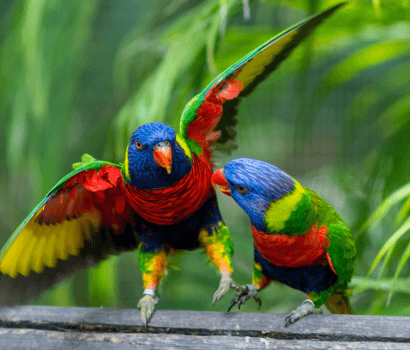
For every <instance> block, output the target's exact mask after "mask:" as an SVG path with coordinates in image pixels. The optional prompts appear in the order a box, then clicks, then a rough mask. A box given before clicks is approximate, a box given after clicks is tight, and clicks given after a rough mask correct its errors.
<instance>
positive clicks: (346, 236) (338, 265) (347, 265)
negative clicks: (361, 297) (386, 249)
mask: <svg viewBox="0 0 410 350" xmlns="http://www.w3.org/2000/svg"><path fill="white" fill-rule="evenodd" d="M304 189H305V190H306V191H307V192H308V193H309V195H310V196H311V197H312V198H313V202H314V203H315V205H316V206H317V212H318V217H319V225H325V226H327V228H328V229H329V242H330V244H329V247H328V248H327V250H326V252H327V254H328V255H329V258H330V260H331V264H332V266H333V268H334V269H335V271H336V273H337V275H338V276H339V281H340V282H341V283H348V282H350V280H351V278H352V276H353V274H354V271H355V269H356V244H355V242H354V239H353V236H352V233H351V231H350V229H349V227H348V226H347V225H346V223H345V222H344V221H343V220H342V218H341V217H340V216H339V214H338V213H337V212H336V211H335V210H334V209H333V208H332V207H331V206H330V205H329V204H328V203H327V202H326V201H325V200H324V199H323V198H322V197H320V196H319V195H318V194H317V193H315V192H314V191H312V190H310V189H308V188H307V187H304Z"/></svg>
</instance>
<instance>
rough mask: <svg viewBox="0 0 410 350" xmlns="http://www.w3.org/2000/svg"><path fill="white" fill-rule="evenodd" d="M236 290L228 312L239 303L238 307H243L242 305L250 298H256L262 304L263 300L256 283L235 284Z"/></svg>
mask: <svg viewBox="0 0 410 350" xmlns="http://www.w3.org/2000/svg"><path fill="white" fill-rule="evenodd" d="M234 288H235V290H237V293H236V295H235V296H234V297H233V298H232V300H231V305H230V306H229V308H228V312H229V311H231V309H232V308H233V307H234V306H235V305H236V304H237V303H238V309H239V310H240V309H241V305H243V304H245V302H246V301H247V300H249V299H250V298H253V299H255V301H256V302H257V303H258V305H259V307H260V306H261V305H262V300H261V298H260V297H259V295H258V294H257V290H258V287H256V286H255V285H252V284H249V285H247V284H246V285H244V286H238V285H235V286H234Z"/></svg>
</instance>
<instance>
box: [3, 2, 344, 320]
mask: <svg viewBox="0 0 410 350" xmlns="http://www.w3.org/2000/svg"><path fill="white" fill-rule="evenodd" d="M340 6H342V4H339V5H337V6H334V7H333V8H331V9H329V10H327V11H325V12H323V13H321V14H318V15H316V16H313V17H311V18H309V19H307V20H305V21H303V22H301V23H299V24H297V25H295V26H293V27H292V28H290V29H288V30H286V31H284V32H282V33H280V34H278V35H277V36H275V37H274V38H272V39H271V40H269V41H268V42H266V43H265V44H263V45H261V46H260V47H258V48H256V49H255V50H254V51H252V52H250V53H249V54H248V55H246V56H245V57H244V58H243V59H241V60H240V61H239V62H237V63H235V64H234V65H232V66H231V67H229V68H228V69H227V70H225V71H224V72H223V73H221V74H220V75H219V76H218V77H217V78H215V79H214V80H213V81H212V82H211V83H210V84H209V85H208V86H207V87H206V88H205V90H204V91H203V92H201V93H200V94H199V95H197V96H195V97H194V98H193V99H192V100H191V101H190V102H189V103H188V104H187V106H186V107H185V109H184V111H183V113H182V117H181V122H180V128H179V133H178V134H177V133H176V132H175V130H174V129H173V128H172V127H170V126H167V125H164V124H162V123H149V124H144V125H142V126H140V127H139V128H138V129H137V130H135V131H134V133H133V134H132V136H131V139H130V142H129V144H128V146H127V149H126V152H125V161H124V163H123V164H113V163H110V162H106V161H99V160H96V159H94V158H93V157H91V156H89V155H84V156H83V158H82V162H81V163H77V164H74V169H75V170H74V171H73V172H71V173H70V174H68V175H67V176H65V177H64V178H63V179H61V180H60V181H59V182H58V183H57V184H56V185H55V186H54V187H53V188H52V189H51V190H50V191H49V193H48V194H47V195H46V197H45V198H44V199H43V200H42V201H41V202H40V204H38V205H37V206H36V207H35V208H34V210H33V211H32V212H31V213H30V214H29V216H28V217H27V218H26V219H25V220H24V221H23V222H22V223H21V225H20V226H19V227H18V228H17V229H16V231H15V232H14V234H13V235H12V236H11V238H10V239H9V240H8V241H7V243H6V244H5V246H4V247H3V249H2V250H1V252H0V272H1V275H0V305H10V304H13V303H21V302H25V301H27V300H29V299H30V298H33V297H34V296H36V295H38V294H39V293H40V292H41V291H43V290H45V289H47V288H49V287H50V286H51V285H53V284H54V283H56V282H58V281H59V280H61V279H62V278H64V277H66V276H68V275H69V274H71V273H73V272H76V271H78V270H79V269H81V268H86V267H88V266H92V265H94V264H95V263H98V262H99V261H101V260H102V259H105V258H106V257H107V256H108V255H109V254H116V253H119V252H121V251H127V250H134V249H138V261H139V265H140V268H141V270H142V274H143V287H144V293H143V297H142V299H141V300H140V301H139V303H138V307H139V308H140V309H141V317H142V320H143V322H144V324H145V325H146V324H147V322H148V321H149V319H150V317H151V315H152V313H153V312H154V305H155V303H156V301H157V295H156V292H157V288H158V286H159V284H160V282H161V279H162V277H163V275H164V273H165V271H166V269H167V267H168V254H169V253H170V252H171V251H176V250H190V249H195V248H198V247H202V248H204V250H205V251H206V253H207V255H208V256H209V258H210V260H211V262H212V263H214V264H215V266H216V267H217V269H218V270H219V272H220V273H221V282H220V285H219V288H218V290H217V291H216V293H215V294H214V302H215V301H217V300H219V299H220V298H221V297H222V296H223V295H224V294H226V293H227V292H228V290H229V288H230V285H231V282H232V278H231V273H232V265H231V255H232V253H233V247H232V240H231V237H230V233H229V230H228V228H227V227H226V226H225V224H224V223H223V221H222V218H221V215H220V212H219V209H218V205H217V202H216V196H215V190H214V188H213V186H212V184H211V176H212V167H213V163H212V152H213V150H214V149H216V150H218V151H220V152H223V151H230V150H231V149H232V148H234V147H235V146H234V143H233V140H234V138H235V135H236V132H235V128H234V127H235V124H236V109H237V106H238V104H239V102H240V100H241V98H242V97H244V96H247V95H248V94H250V93H251V92H252V91H253V90H254V89H255V87H256V86H257V85H258V84H259V83H260V82H261V81H262V80H264V79H265V78H266V77H267V76H268V75H269V74H270V73H271V72H273V71H274V70H275V69H276V68H277V67H278V65H279V64H280V63H281V62H282V61H283V60H284V59H285V58H286V57H287V56H288V55H289V54H290V53H291V52H292V50H293V49H294V48H295V47H297V45H298V44H299V43H300V42H301V41H302V40H303V39H305V38H306V37H307V36H308V35H309V33H310V32H311V31H312V30H313V29H314V28H315V27H317V26H318V25H319V24H320V23H321V22H322V21H323V20H324V19H326V18H327V17H329V16H330V15H331V14H332V13H333V12H334V11H336V10H337V9H338V8H339V7H340Z"/></svg>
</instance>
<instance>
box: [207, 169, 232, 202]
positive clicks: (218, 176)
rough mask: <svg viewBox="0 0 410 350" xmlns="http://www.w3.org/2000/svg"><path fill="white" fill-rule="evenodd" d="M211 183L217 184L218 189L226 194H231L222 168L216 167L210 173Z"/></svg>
mask: <svg viewBox="0 0 410 350" xmlns="http://www.w3.org/2000/svg"><path fill="white" fill-rule="evenodd" d="M211 181H212V185H214V186H215V185H219V186H220V187H219V191H221V192H222V193H224V194H226V195H227V196H231V190H230V188H229V185H228V181H226V178H225V174H224V170H223V169H218V170H216V171H215V172H214V173H213V175H212V179H211Z"/></svg>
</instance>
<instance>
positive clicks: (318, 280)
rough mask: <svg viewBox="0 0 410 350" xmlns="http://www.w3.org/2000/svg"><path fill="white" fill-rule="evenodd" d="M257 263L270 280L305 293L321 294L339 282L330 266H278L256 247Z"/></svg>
mask: <svg viewBox="0 0 410 350" xmlns="http://www.w3.org/2000/svg"><path fill="white" fill-rule="evenodd" d="M254 254H255V262H257V263H259V264H260V265H261V266H262V272H263V274H264V275H265V276H266V277H268V278H269V279H272V280H275V281H277V282H280V283H283V284H286V285H288V286H289V287H292V288H294V289H297V290H300V291H302V292H304V293H309V292H316V293H318V294H319V293H320V292H322V291H324V290H327V289H329V288H330V287H331V286H332V285H334V284H335V283H336V281H337V275H336V274H335V273H334V272H333V271H332V269H331V268H330V266H329V264H322V265H312V266H302V267H286V266H276V265H274V264H272V263H271V262H269V261H268V260H266V259H265V258H264V257H263V256H262V255H261V254H260V253H259V251H258V250H257V249H256V247H254Z"/></svg>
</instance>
